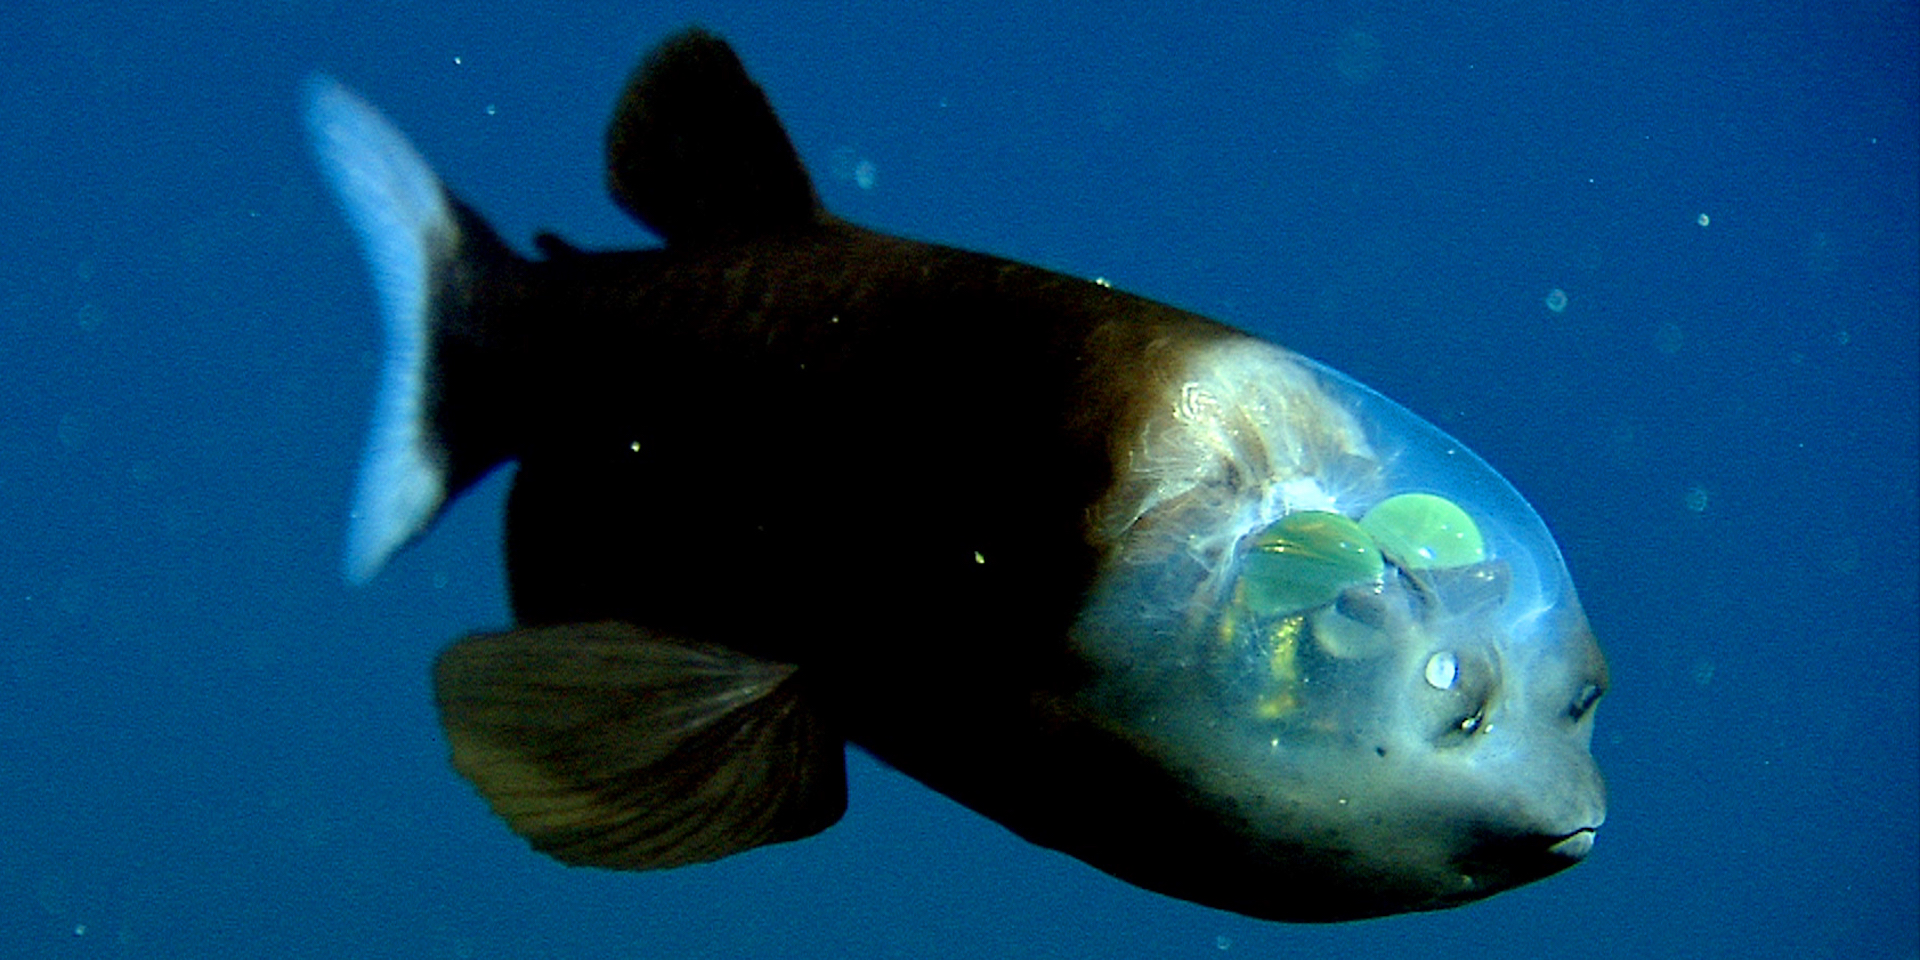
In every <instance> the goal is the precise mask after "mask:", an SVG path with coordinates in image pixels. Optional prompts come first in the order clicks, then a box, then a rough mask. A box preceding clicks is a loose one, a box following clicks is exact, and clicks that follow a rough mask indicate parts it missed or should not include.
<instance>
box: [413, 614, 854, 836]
mask: <svg viewBox="0 0 1920 960" xmlns="http://www.w3.org/2000/svg"><path fill="white" fill-rule="evenodd" d="M795 671H796V668H795V667H793V666H791V665H789V664H782V663H771V662H768V661H764V660H757V659H754V658H752V657H748V656H745V655H743V654H740V653H736V652H733V651H731V650H728V649H726V648H724V647H716V646H708V645H703V644H693V643H683V642H680V641H675V640H669V639H663V638H660V637H657V636H655V635H653V634H650V633H648V632H646V631H644V630H641V629H638V628H635V627H632V626H629V625H626V624H621V623H592V624H568V625H563V626H555V627H540V628H531V629H524V630H516V631H513V632H511V633H499V634H481V635H477V636H473V637H469V638H467V639H465V640H462V641H460V642H459V643H456V644H454V645H453V646H452V647H450V648H448V649H447V650H446V651H445V652H443V653H442V654H441V655H440V659H439V662H438V663H437V664H436V665H435V669H434V691H435V695H436V697H437V699H438V701H439V705H440V722H441V725H442V727H443V728H444V729H445V730H446V734H447V740H448V741H449V743H450V744H451V745H452V748H453V766H454V768H455V769H456V770H459V771H460V773H461V774H462V775H464V776H465V777H466V778H467V779H468V780H471V781H472V782H473V784H474V786H475V787H477V788H478V789H479V791H480V793H481V795H482V796H484V797H485V798H486V800H487V802H488V803H489V804H490V805H491V806H492V807H493V809H494V812H496V813H498V814H499V815H500V816H501V817H502V818H504V819H505V820H506V821H507V823H508V824H509V825H511V826H512V827H513V829H514V831H515V832H516V833H519V834H520V835H521V836H522V837H525V838H526V839H527V840H528V841H529V842H531V843H532V844H533V846H534V847H535V848H536V849H538V850H540V851H542V852H544V853H546V854H548V855H550V856H552V857H554V858H556V859H558V860H561V861H563V862H565V863H570V864H576V865H582V866H596V867H610V868H614V869H622V870H650V869H656V868H662V867H674V866H680V865H683V864H689V863H698V862H701V861H706V860H717V859H719V858H721V857H725V856H728V855H730V854H734V853H739V852H741V851H743V850H748V849H751V848H753V847H757V846H760V845H762V844H768V843H778V842H781V841H786V840H798V839H800V838H802V837H807V836H811V835H813V834H815V833H818V832H820V831H821V830H824V829H826V828H827V827H829V826H831V825H832V824H833V823H834V822H835V821H837V820H839V819H840V815H841V813H843V812H844V811H845V810H846V790H847V787H846V756H845V746H844V744H843V742H842V741H841V739H840V738H839V737H837V736H835V735H834V733H833V732H832V731H831V730H829V729H828V728H827V724H826V723H825V722H824V721H823V719H822V718H821V717H820V715H819V714H818V713H817V712H816V711H815V710H813V709H811V708H810V705H809V704H808V703H807V702H806V700H805V698H804V697H803V696H802V693H801V690H802V687H803V684H801V683H800V682H798V681H797V680H796V672H795Z"/></svg>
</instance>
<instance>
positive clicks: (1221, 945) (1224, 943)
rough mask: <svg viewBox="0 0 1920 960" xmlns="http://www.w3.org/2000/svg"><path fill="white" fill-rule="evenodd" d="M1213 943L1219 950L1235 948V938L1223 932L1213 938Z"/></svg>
mask: <svg viewBox="0 0 1920 960" xmlns="http://www.w3.org/2000/svg"><path fill="white" fill-rule="evenodd" d="M1213 945H1214V947H1215V948H1216V949H1219V950H1231V949H1233V938H1232V937H1229V936H1227V935H1226V934H1224V933H1223V934H1221V935H1219V936H1217V937H1214V938H1213Z"/></svg>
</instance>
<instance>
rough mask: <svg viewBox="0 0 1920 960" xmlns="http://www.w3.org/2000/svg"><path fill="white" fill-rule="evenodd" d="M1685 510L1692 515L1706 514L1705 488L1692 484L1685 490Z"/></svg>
mask: <svg viewBox="0 0 1920 960" xmlns="http://www.w3.org/2000/svg"><path fill="white" fill-rule="evenodd" d="M1686 504H1687V509H1688V510H1689V511H1691V512H1693V513H1705V512H1707V488H1706V487H1703V486H1701V485H1700V484H1697V483H1696V484H1694V485H1693V486H1691V487H1688V488H1687V498H1686Z"/></svg>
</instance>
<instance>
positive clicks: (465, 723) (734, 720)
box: [310, 30, 1607, 921]
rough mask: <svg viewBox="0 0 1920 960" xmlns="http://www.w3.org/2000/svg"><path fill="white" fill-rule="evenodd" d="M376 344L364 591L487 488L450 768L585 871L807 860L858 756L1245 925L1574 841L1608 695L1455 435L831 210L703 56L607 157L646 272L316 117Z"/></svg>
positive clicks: (362, 541) (677, 45)
mask: <svg viewBox="0 0 1920 960" xmlns="http://www.w3.org/2000/svg"><path fill="white" fill-rule="evenodd" d="M310 120H311V124H312V131H313V135H314V139H315V141H316V144H317V148H318V151H319V154H320V157H321V162H322V164H323V166H324V167H325V169H326V172H327V174H328V176H329V178H330V179H331V181H332V183H333V185H334V187H335V188H336V189H337V190H338V192H339V194H340V196H341V198H342V201H343V203H344V205H345V207H346V210H347V214H348V216H349V218H350V219H351V221H352V223H353V225H354V227H355V228H356V229H357V231H358V233H359V235H360V238H361V239H362V240H363V241H364V243H365V246H366V248H367V251H368V256H369V259H370V260H371V262H372V266H373V273H374V276H375V280H376V285H377V288H378V292H379V303H380V308H381V310H382V312H383V314H384V318H385V323H386V331H387V341H388V354H387V358H386V366H385V372H384V374H383V376H382V380H381V387H380V389H381V394H380V398H379V400H378V404H377V409H376V413H375V420H374V425H373V431H372V437H371V440H370V442H369V445H368V450H367V457H366V461H365V463H364V464H363V465H362V467H361V474H360V486H359V492H358V499H357V501H356V503H355V507H354V512H353V519H352V526H351V532H350V535H349V538H348V539H349V549H348V558H347V564H348V573H349V575H350V577H351V578H352V579H354V580H357V581H358V580H365V579H367V578H369V577H372V576H373V575H374V574H375V573H376V572H377V571H378V570H379V569H380V567H381V565H382V564H383V563H385V562H386V560H387V559H388V558H389V557H390V556H391V555H392V554H393V553H394V552H395V551H396V550H398V549H400V548H401V547H402V546H404V545H405V544H407V543H408V542H409V541H410V540H412V539H413V538H414V537H416V536H418V535H419V534H420V533H421V532H422V531H423V530H424V529H425V528H426V527H427V526H428V525H430V524H431V522H432V521H433V519H434V517H435V516H436V515H437V514H438V513H439V511H440V510H441V509H442V508H443V507H444V506H445V504H446V502H447V500H448V499H449V498H450V497H452V496H456V495H458V494H459V493H460V492H461V491H463V490H465V489H466V488H467V487H468V486H470V485H471V484H473V483H474V482H475V481H476V480H478V479H480V478H481V477H482V476H484V475H485V474H487V473H488V472H489V471H491V470H493V469H494V468H496V467H498V466H500V465H501V464H503V463H506V462H508V461H515V462H517V463H518V464H519V471H518V473H517V474H516V475H515V477H514V479H513V489H512V494H511V497H510V500H509V502H508V516H507V525H506V555H507V569H508V574H509V579H510V581H511V584H510V585H511V591H512V598H513V607H514V613H515V616H516V618H517V620H518V626H517V627H516V628H515V629H513V630H511V631H508V632H505V633H498V634H487V635H480V636H474V637H469V638H467V639H464V640H462V641H460V642H458V643H456V644H455V645H454V646H453V647H451V648H450V649H448V650H447V651H446V652H445V653H444V654H443V655H442V656H441V657H440V660H439V663H438V665H437V668H436V670H435V674H434V684H435V691H436V695H437V697H438V701H439V708H440V716H441V720H442V723H443V725H444V727H445V731H446V736H447V739H448V742H449V743H450V744H451V747H452V753H453V764H454V767H455V768H456V769H458V770H459V771H460V773H461V774H463V775H464V776H466V777H467V778H468V779H469V780H471V781H472V782H473V784H474V786H475V787H476V788H478V790H479V792H480V794H481V795H482V796H483V797H485V798H486V801H487V802H488V803H489V804H491V805H492V807H493V809H494V810H495V811H496V812H498V813H499V815H500V816H501V817H502V818H504V819H505V820H506V821H507V823H508V824H509V825H510V826H511V827H512V828H513V829H514V830H515V831H516V832H517V833H519V834H520V835H521V836H523V837H525V838H526V839H527V840H528V841H529V842H530V843H532V844H533V846H534V847H535V848H537V849H539V850H541V851H543V852H545V853H547V854H549V855H551V856H553V857H555V858H557V859H559V860H562V861H564V862H566V863H571V864H581V865H589V866H598V867H608V868H614V869H630V870H643V869H652V868H660V867H672V866H678V865H681V864H689V863H697V862H700V861H706V860H713V859H717V858H720V857H725V856H728V855H731V854H734V853H738V852H740V851H743V850H747V849H750V848H752V847H756V846H760V845H763V844H770V843H777V842H781V841H788V840H798V839H800V838H802V837H806V836H809V835H811V834H814V833H817V832H819V831H821V830H824V829H826V828H827V827H828V826H830V825H832V824H833V823H834V821H835V820H837V819H839V817H840V815H841V813H842V811H843V810H844V809H845V806H846V774H845V768H844V756H845V748H846V744H848V743H853V744H857V745H859V746H860V747H862V748H864V749H866V750H868V751H871V752H872V753H873V754H874V755H875V756H877V757H879V758H880V759H882V760H884V761H886V762H887V763H889V764H891V765H893V766H894V767H896V768H898V769H900V770H902V771H904V772H906V773H907V774H909V775H911V776H913V777H915V778H917V779H919V780H920V781H921V782H923V783H925V784H927V785H928V786H930V787H932V788H934V789H935V790H938V791H940V792H941V793H944V794H946V795H948V796H950V797H952V798H954V799H955V800H957V801H959V802H961V803H963V804H965V805H967V806H968V807H971V808H972V809H974V810H976V811H978V812H980V813H981V814H983V815H985V816H987V817H991V818H992V819H994V820H996V821H998V822H999V823H1001V824H1004V825H1005V826H1006V827H1007V828H1008V829H1011V830H1013V831H1014V832H1016V833H1018V834H1019V835H1020V836H1022V837H1025V838H1027V839H1028V840H1030V841H1032V842H1034V843H1037V844H1040V845H1042V846H1046V847H1051V848H1053V849H1056V850H1060V851H1063V852H1065V853H1068V854H1070V855H1072V856H1075V857H1078V858H1080V859H1081V860H1083V861H1085V862H1087V863H1089V864H1092V865H1093V866H1095V867H1098V868H1100V869H1101V870H1104V871H1107V872H1108V873H1111V874H1113V875H1114V876H1117V877H1120V878H1122V879H1124V880H1127V881H1129V882H1131V883H1135V884H1138V885H1140V886H1142V887H1146V888H1149V889H1152V890H1157V891H1160V892H1162V893H1165V894H1168V895H1171V896H1175V897H1181V898H1185V899H1187V900H1192V901H1196V902H1199V903H1203V904H1207V905H1209V906H1213V907H1218V908H1221V909H1225V910H1233V911H1237V912H1240V913H1244V914H1249V915H1252V916H1255V917H1265V918H1270V919H1275V920H1292V921H1331V920H1349V919H1354V918H1360V917H1372V916H1380V915H1383V914H1392V913H1399V912H1403V911H1414V910H1433V909H1438V908H1442V907H1449V906H1454V905H1457V904H1462V903H1466V902H1469V901H1472V900H1477V899H1479V898H1482V897H1485V896H1488V895H1490V894H1493V893H1497V892H1499V891H1501V890H1505V889H1508V888H1511V887H1514V886H1517V885H1520V884H1523V883H1526V882H1528V881H1531V880H1536V879H1539V878H1541V877H1545V876H1547V875H1548V874H1551V873H1554V872H1555V871H1558V870H1561V869H1563V868H1565V867H1567V866H1569V865H1571V864H1573V863H1574V862H1576V861H1578V860H1579V859H1580V858H1581V857H1582V856H1584V855H1585V854H1586V853H1587V851H1588V849H1589V847H1590V846H1591V844H1592V842H1593V835H1594V831H1595V829H1596V828H1597V827H1599V826H1600V822H1601V820H1602V819H1603V816H1604V807H1605V800H1604V791H1603V788H1602V786H1601V779H1600V774H1599V772H1598V771H1597V769H1596V768H1595V766H1594V763H1593V760H1592V758H1591V756H1590V755H1589V753H1588V742H1589V740H1590V739H1591V736H1592V729H1593V717H1594V704H1595V702H1596V701H1598V700H1599V699H1600V696H1601V694H1602V693H1603V692H1604V691H1605V690H1606V687H1607V671H1606V665H1605V662H1604V660H1603V659H1602V657H1601V654H1600V651H1599V648H1598V647H1597V646H1596V645H1595V642H1594V640H1593V637H1592V635H1591V633H1590V632H1589V630H1588V627H1587V623H1586V620H1585V618H1584V616H1583V615H1582V613H1581V611H1580V605H1579V602H1578V600H1577V599H1576V598H1575V596H1574V590H1573V586H1572V584H1571V582H1570V581H1569V579H1568V575H1567V571H1566V567H1565V564H1564V563H1563V561H1562V560H1561V557H1560V553H1559V551H1558V549H1557V548H1556V547H1555V545H1554V543H1553V540H1552V538H1551V537H1550V536H1549V535H1548V533H1547V530H1546V527H1545V526H1544V525H1543V524H1542V523H1541V521H1540V519H1539V517H1538V516H1536V515H1535V513H1534V512H1533V510H1532V509H1531V508H1529V507H1528V505H1527V503H1526V501H1524V500H1523V499H1521V497H1520V496H1519V494H1518V493H1516V492H1515V491H1514V490H1513V488H1512V487H1510V486H1509V485H1508V484H1507V483H1506V482H1505V481H1504V480H1502V479H1501V478H1500V477H1499V476H1498V475H1497V474H1495V473H1494V472H1493V471H1492V470H1491V469H1489V468H1488V467H1487V466H1486V464H1484V463H1482V462H1481V461H1480V460H1479V459H1478V458H1476V457H1475V456H1474V455H1473V454H1471V453H1469V452H1467V450H1466V449H1465V448H1464V447H1462V446H1461V445H1460V444H1459V443H1457V442H1455V441H1454V440H1452V439H1451V438H1449V437H1447V436H1446V435H1444V434H1442V433H1441V432H1440V431H1439V430H1437V429H1435V428H1433V427H1432V426H1430V425H1428V424H1427V423H1425V422H1423V421H1421V420H1420V419H1418V418H1416V417H1414V416H1413V415H1411V414H1409V413H1408V412H1407V411H1405V410H1403V409H1401V408H1400V407H1398V406H1395V405H1394V404H1393V403H1392V402H1390V401H1388V400H1386V399H1384V398H1382V397H1381V396H1379V395H1378V394H1376V393H1374V392H1372V391H1370V390H1368V389H1367V388H1365V387H1363V386H1361V385H1359V384H1357V383H1355V382H1354V381H1352V380H1349V379H1348V378H1346V377H1344V376H1342V375H1340V374H1338V373H1336V372H1334V371H1332V370H1329V369H1327V368H1326V367H1323V366H1320V365H1318V364H1316V363H1314V362H1312V361H1310V360H1307V359H1304V358H1302V357H1300V356H1297V355H1295V354H1293V353H1290V352H1288V351H1287V350H1285V349H1282V348H1281V347H1278V346H1275V345H1273V344H1271V343H1268V342H1266V341H1264V340H1260V339H1258V338H1255V337H1252V336H1249V335H1247V334H1244V333H1240V332H1238V331H1235V330H1233V329H1231V328H1228V327H1226V326H1222V325H1221V324H1218V323H1215V322H1213V321H1211V320H1207V319H1205V318H1202V317H1198V316H1195V315H1193V314H1190V313H1186V312H1183V311H1181V310H1177V309H1174V308H1172V307H1169V306H1165V305H1162V304H1159V303H1154V302H1152V301H1148V300H1144V299H1141V298H1139V297H1135V296H1130V295H1128V294H1126V293H1123V292H1120V291H1118V290H1114V289H1111V288H1109V287H1107V286H1105V285H1102V284H1099V283H1094V282H1089V281H1084V280H1080V279H1076V278H1073V277H1067V276H1062V275H1060V274H1057V273H1051V272H1048V271H1046V270H1041V269H1037V268H1034V267H1030V266H1026V265H1023V264H1019V263H1013V262H1009V261H1006V260H1001V259H997V258H994V257H989V256H984V255H981V254H977V253H968V252H965V251H960V250H954V249H950V248H947V247H941V246H935V245H932V244H927V243H920V242H916V241H911V240H904V239H901V238H898V237H892V236H888V235H886V234H881V233H876V232H874V231H871V230H867V229H863V228H861V227H858V226H855V225H853V224H850V223H847V222H845V221H843V220H840V219H838V218H836V217H834V216H833V215H832V214H830V213H828V212H826V211H825V210H823V209H822V208H821V206H820V202H819V200H818V198H817V197H816V196H815V193H814V190H813V186H812V183H811V181H810V180H809V179H808V176H807V173H806V171H805V170H804V168H802V166H801V165H800V162H799V160H798V157H797V156H796V154H795V152H794V149H793V147H792V145H791V143H790V142H789V141H788V139H787V136H786V134H785V132H784V131H783V130H782V128H781V126H780V123H779V121H778V119H776V118H775V116H774V113H773V110H772V108H771V107H770V106H769V105H768V103H767V100H766V97H765V95H764V94H763V93H762V92H761V91H760V89H759V88H758V87H757V86H756V85H755V84H754V83H753V81H752V80H751V79H749V78H748V76H747V74H746V72H745V70H744V69H743V68H742V67H741V65H740V61H739V60H738V59H737V58H736V57H735V55H734V53H733V51H732V50H731V49H730V48H729V47H728V46H727V45H726V44H725V43H724V42H723V41H721V40H720V39H718V38H716V37H714V36H712V35H710V34H707V33H703V32H700V31H698V30H693V31H688V32H685V33H682V34H680V35H678V36H675V37H673V38H672V39H670V40H669V41H667V42H666V43H665V44H664V45H663V46H661V47H660V48H659V50H657V51H656V52H655V53H654V54H653V55H652V56H651V57H650V58H649V59H648V60H647V61H646V63H645V64H644V65H643V66H642V67H641V69H640V70H639V72H638V73H637V75H636V76H635V78H634V80H633V81H632V83H631V84H630V85H629V87H628V88H627V90H626V93H625V95H624V96H623V97H622V98H621V100H620V104H619V108H618V111H617V112H616V114H615V116H614V119H613V123H612V127H611V129H610V131H609V133H608V163H609V181H610V184H611V186H612V191H613V196H614V198H615V200H617V201H618V202H619V204H620V206H621V207H623V208H625V210H626V211H627V212H628V213H630V214H632V215H633V216H634V218H635V219H637V220H638V221H640V223H642V224H644V225H645V226H647V227H648V228H650V229H651V230H653V231H654V232H655V233H657V234H658V235H659V236H660V237H661V238H662V239H663V240H664V241H665V244H664V246H662V247H659V248H657V249H642V250H635V251H626V252H612V253H601V252H590V251H587V250H582V249H580V248H577V247H575V246H573V245H571V244H568V243H567V242H565V241H563V240H561V239H559V238H557V237H554V236H550V235H543V236H540V237H537V238H535V241H534V247H535V249H536V250H537V251H538V256H537V257H536V258H534V259H526V258H523V257H521V256H519V255H517V254H515V253H514V252H513V251H512V250H510V249H509V248H508V247H507V246H506V245H505V244H504V243H502V241H501V240H500V239H499V237H497V236H496V235H495V234H494V232H493V231H492V230H491V229H489V228H488V227H487V225H486V224H485V223H484V222H483V221H482V220H481V219H480V218H479V216H477V215H476V214H475V213H474V212H473V211H472V210H471V209H469V208H468V207H466V206H465V205H464V204H462V203H461V202H460V201H459V200H457V199H455V198H454V197H453V196H452V195H451V194H450V193H448V192H447V191H446V190H445V188H443V187H442V186H441V184H440V183H439V181H438V180H437V179H435V177H434V175H433V174H432V173H431V172H430V171H429V169H428V168H427V166H426V164H425V163H424V162H423V161H422V160H421V158H420V157H419V155H418V154H417V153H415V151H414V150H413V148H412V147H411V146H410V145H409V144H408V143H407V141H406V140H405V138H403V137H402V136H401V134H400V133H398V132H397V131H396V130H395V129H394V128H393V127H392V126H391V125H389V123H388V122H387V121H386V120H385V119H383V118H382V117H381V116H380V115H379V114H378V113H376V112H375V111H374V110H373V109H372V108H370V107H368V106H367V105H366V104H364V103H362V102H361V101H360V100H358V99H356V98H355V97H354V96H353V95H352V94H350V93H348V92H347V91H345V90H344V89H342V88H341V87H339V86H337V85H335V84H334V83H332V82H330V81H326V80H319V81H316V82H315V83H314V84H313V87H312V90H311V105H310Z"/></svg>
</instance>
